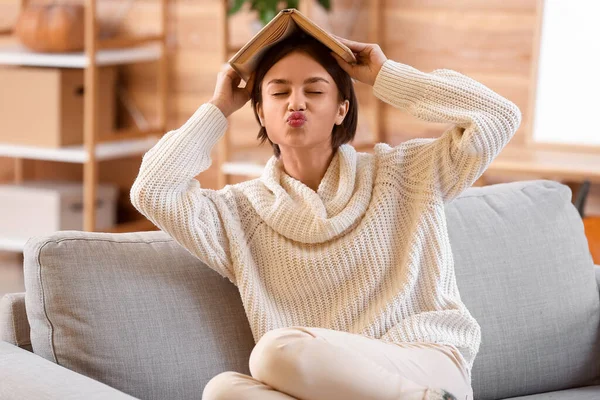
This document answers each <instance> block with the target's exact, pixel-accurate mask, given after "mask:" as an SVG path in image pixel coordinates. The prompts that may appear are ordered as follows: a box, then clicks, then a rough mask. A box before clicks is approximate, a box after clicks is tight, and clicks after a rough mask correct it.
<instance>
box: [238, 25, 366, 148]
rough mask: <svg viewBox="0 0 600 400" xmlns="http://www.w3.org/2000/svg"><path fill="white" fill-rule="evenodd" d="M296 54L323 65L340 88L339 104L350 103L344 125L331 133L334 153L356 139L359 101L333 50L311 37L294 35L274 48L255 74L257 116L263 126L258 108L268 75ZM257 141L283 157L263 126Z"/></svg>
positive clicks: (263, 59)
mask: <svg viewBox="0 0 600 400" xmlns="http://www.w3.org/2000/svg"><path fill="white" fill-rule="evenodd" d="M294 51H302V52H304V53H306V54H307V55H309V56H310V57H312V58H313V59H314V60H315V61H317V62H318V63H319V64H321V65H322V66H323V68H325V70H326V71H327V72H328V73H329V75H331V77H332V78H333V80H334V82H335V83H336V85H337V87H338V101H339V102H340V103H341V102H343V101H344V100H348V101H349V107H348V113H347V114H346V116H345V117H344V121H343V122H342V124H341V125H334V127H333V131H332V132H331V145H332V148H333V150H334V151H335V150H336V149H337V148H338V147H339V146H341V145H342V144H345V143H348V142H350V141H352V139H354V136H355V135H356V126H357V124H358V100H357V98H356V93H355V92H354V84H353V82H352V79H351V78H350V75H348V73H347V72H346V71H344V70H343V69H342V67H340V66H339V64H338V63H337V61H336V60H335V58H334V57H333V56H332V55H331V54H330V53H331V50H330V49H329V48H328V47H327V46H325V45H324V44H323V43H321V42H319V41H318V40H316V39H314V38H313V37H312V36H309V35H306V34H299V35H294V36H292V37H290V38H287V39H284V40H282V41H281V42H279V43H277V44H275V45H274V46H273V47H272V48H270V49H269V50H267V52H266V53H265V54H264V56H263V57H262V59H261V61H260V62H259V64H258V66H257V68H256V70H255V72H254V83H253V87H252V92H251V96H250V98H251V105H252V110H253V111H254V116H255V117H256V120H257V121H258V122H259V124H260V119H259V117H258V112H257V111H256V105H257V103H262V91H261V86H262V81H263V79H264V77H265V75H266V74H267V72H268V71H269V69H271V67H272V66H273V65H274V64H275V63H277V62H278V61H279V60H281V59H282V58H283V57H285V56H286V55H288V54H290V53H292V52H294ZM257 139H259V140H260V144H263V143H264V142H265V140H268V141H269V143H271V146H272V147H273V152H274V153H275V156H276V157H278V158H279V156H280V155H281V151H280V149H279V146H278V145H277V144H275V143H273V142H271V139H269V137H268V136H267V130H266V129H265V127H264V126H261V129H260V131H259V132H258V136H257Z"/></svg>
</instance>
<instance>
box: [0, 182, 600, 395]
mask: <svg viewBox="0 0 600 400" xmlns="http://www.w3.org/2000/svg"><path fill="white" fill-rule="evenodd" d="M571 196H572V193H571V190H570V189H569V187H568V186H565V185H563V184H561V183H558V182H555V181H551V180H532V181H521V182H512V183H502V184H495V185H490V186H486V187H472V188H470V189H468V190H466V191H465V192H464V193H463V194H462V195H461V196H460V197H458V198H457V199H455V200H454V201H452V202H451V203H448V204H447V205H446V212H447V220H448V229H449V233H450V240H451V244H452V248H453V254H454V259H455V265H456V274H457V282H458V286H459V289H460V292H461V296H462V298H463V300H464V302H465V303H466V305H467V307H468V308H469V309H470V311H471V312H472V314H473V315H474V317H475V318H476V319H477V320H478V321H479V323H480V325H481V328H482V344H481V348H480V351H479V354H478V356H477V359H476V360H475V365H474V369H473V389H474V393H475V399H477V400H487V399H506V398H511V399H515V398H518V399H536V400H538V399H565V400H567V399H577V400H584V399H587V400H591V399H600V338H599V333H600V330H599V325H598V324H599V322H600V295H599V291H598V283H597V281H598V280H600V267H598V266H594V265H593V262H592V258H591V255H590V253H589V250H588V247H587V241H586V238H585V235H584V230H583V224H582V221H581V219H580V217H579V214H578V213H577V210H576V208H575V207H574V206H573V205H572V203H571ZM24 257H25V264H24V270H25V292H24V293H14V294H8V295H5V296H4V297H3V298H2V300H1V302H0V339H1V341H0V398H1V399H79V398H87V399H126V398H129V399H130V398H140V399H199V398H201V393H202V390H203V388H204V385H205V384H206V383H207V382H208V380H209V379H210V378H211V377H212V376H214V375H216V374H217V373H219V372H221V371H226V370H235V371H239V372H243V373H249V371H248V365H247V364H248V356H249V354H250V351H251V350H252V347H253V345H254V342H253V339H252V335H251V332H250V328H249V326H248V323H247V320H246V318H245V315H244V309H243V307H242V304H241V302H240V299H239V295H238V292H237V289H236V287H235V286H233V285H232V284H231V283H230V282H229V281H228V280H226V279H225V278H222V277H221V276H220V275H218V274H217V273H215V272H214V271H212V270H210V269H209V268H208V267H206V266H205V265H204V264H202V263H201V262H200V261H199V260H198V259H196V258H194V257H193V256H192V255H191V254H190V253H188V252H187V251H186V250H185V249H183V248H182V247H180V246H179V245H178V244H177V243H176V242H174V241H173V240H172V239H171V238H170V237H169V236H168V235H167V234H165V233H164V232H161V231H154V232H136V233H122V234H109V233H89V232H79V231H62V232H57V233H55V234H52V235H50V236H47V237H33V238H31V239H30V240H29V241H28V242H27V245H26V249H25V252H24Z"/></svg>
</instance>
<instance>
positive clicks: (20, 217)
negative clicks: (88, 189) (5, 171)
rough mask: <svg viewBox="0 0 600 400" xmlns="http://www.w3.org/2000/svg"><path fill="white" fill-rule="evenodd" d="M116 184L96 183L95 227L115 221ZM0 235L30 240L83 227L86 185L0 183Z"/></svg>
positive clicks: (43, 182) (111, 223) (57, 182)
mask: <svg viewBox="0 0 600 400" xmlns="http://www.w3.org/2000/svg"><path fill="white" fill-rule="evenodd" d="M118 192H119V189H118V187H117V185H114V184H107V183H102V184H99V185H98V186H97V190H96V194H97V196H96V197H97V203H96V230H99V231H102V230H103V229H108V228H110V227H113V226H114V225H115V224H116V215H117V213H116V199H117V195H118ZM0 221H1V222H0V237H2V238H7V239H14V240H27V239H29V238H30V237H31V236H40V235H47V234H50V233H53V232H56V231H60V230H79V231H80V230H83V184H82V183H79V182H67V181H24V182H22V183H6V184H0Z"/></svg>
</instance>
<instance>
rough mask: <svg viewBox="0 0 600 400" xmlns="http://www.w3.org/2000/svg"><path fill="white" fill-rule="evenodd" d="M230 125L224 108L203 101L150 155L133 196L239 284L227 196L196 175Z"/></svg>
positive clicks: (187, 245)
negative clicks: (228, 227)
mask: <svg viewBox="0 0 600 400" xmlns="http://www.w3.org/2000/svg"><path fill="white" fill-rule="evenodd" d="M227 124H228V122H227V118H226V117H225V115H224V114H223V113H222V112H221V110H220V109H219V108H218V107H216V106H215V105H213V104H211V103H205V104H202V105H201V106H200V107H199V108H198V109H197V110H196V111H195V112H194V114H193V115H192V116H191V117H190V118H189V119H188V120H187V121H186V122H185V123H184V124H183V125H182V126H181V127H180V128H178V129H175V130H172V131H169V132H167V133H166V134H164V135H163V136H162V137H161V138H160V140H159V141H158V142H157V143H156V144H155V145H154V146H153V147H152V148H151V149H150V150H148V151H147V152H146V154H144V156H143V158H142V163H141V165H140V170H139V173H138V176H137V178H136V180H135V181H134V183H133V185H132V187H131V191H130V200H131V203H132V204H133V206H134V207H135V208H136V209H137V210H138V211H139V212H140V213H142V214H143V215H144V216H145V217H146V218H148V219H149V220H150V221H152V223H154V224H155V225H156V226H158V227H159V228H160V229H162V230H163V231H165V232H167V233H168V234H169V235H170V236H171V237H173V239H175V240H176V241H177V242H178V243H179V244H181V245H182V246H183V247H184V248H186V249H187V250H188V251H190V253H191V254H193V255H194V256H196V257H197V258H199V259H200V260H201V261H202V262H204V263H205V264H206V265H208V267H210V268H211V269H213V270H215V271H217V272H218V273H219V274H221V275H222V276H223V277H226V278H228V279H229V280H230V281H231V282H232V283H234V284H235V276H234V272H233V267H232V262H231V257H230V251H229V244H228V239H227V234H226V230H225V227H224V225H223V220H224V216H223V215H222V212H223V211H222V210H224V209H225V210H226V207H225V205H224V204H225V201H223V200H222V199H220V198H219V197H218V196H215V194H216V192H215V191H214V190H210V189H204V188H201V187H200V183H199V182H198V180H196V179H195V176H196V175H198V174H199V173H200V172H202V171H205V170H206V169H208V168H209V167H210V164H211V158H210V154H211V150H212V148H213V147H214V145H215V144H216V143H217V142H218V140H219V139H220V138H221V137H222V136H223V134H224V133H225V130H226V128H227ZM219 210H221V211H219Z"/></svg>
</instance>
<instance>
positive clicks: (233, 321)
mask: <svg viewBox="0 0 600 400" xmlns="http://www.w3.org/2000/svg"><path fill="white" fill-rule="evenodd" d="M24 272H25V289H26V291H25V293H26V296H25V301H26V306H27V314H28V319H29V322H30V325H31V343H32V346H33V350H34V352H35V353H36V354H38V355H40V356H42V357H44V358H46V359H48V360H51V361H53V362H55V363H57V364H59V365H62V366H64V367H66V368H68V369H71V370H73V371H76V372H79V373H81V374H83V375H86V376H89V377H91V378H93V379H96V380H98V381H100V382H103V383H106V384H108V385H110V386H112V387H114V388H117V389H119V390H121V391H123V392H125V393H128V394H130V395H132V396H135V397H138V398H142V399H197V398H199V396H200V394H201V393H202V390H203V388H204V386H205V385H206V383H207V382H208V380H209V379H210V378H212V377H213V376H214V375H216V374H218V373H220V372H223V371H227V370H233V371H238V372H242V373H249V371H248V357H249V355H250V351H251V350H252V347H253V346H254V341H253V338H252V334H251V331H250V326H249V324H248V321H247V319H246V317H245V313H244V310H243V307H242V303H241V301H240V297H239V292H238V291H237V288H236V287H235V286H234V285H232V284H231V282H229V281H228V280H226V279H224V278H222V277H221V276H220V275H218V274H217V273H215V272H214V271H212V270H211V269H209V268H208V267H206V266H205V265H204V264H202V263H201V262H200V261H199V260H198V259H197V258H195V257H193V256H192V255H191V254H190V253H188V252H187V251H186V250H185V249H183V248H182V247H181V246H180V245H178V244H177V243H176V242H175V241H173V240H172V239H171V238H170V237H169V236H168V235H167V234H165V233H164V232H161V231H153V232H139V233H121V234H107V233H90V232H78V231H63V232H57V233H55V234H53V235H50V236H48V237H43V238H41V237H40V238H37V237H34V238H31V239H29V241H28V242H27V244H26V246H25V251H24Z"/></svg>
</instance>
